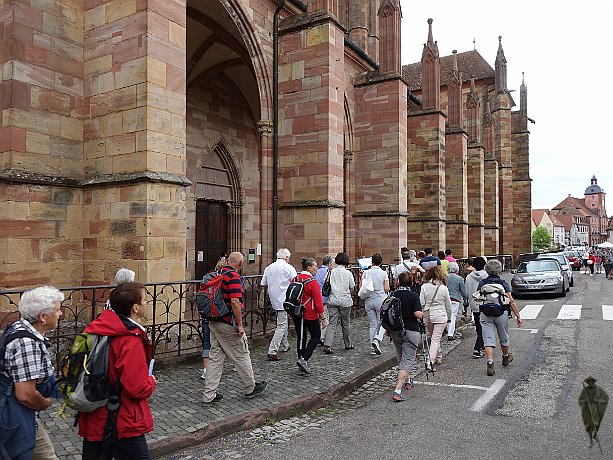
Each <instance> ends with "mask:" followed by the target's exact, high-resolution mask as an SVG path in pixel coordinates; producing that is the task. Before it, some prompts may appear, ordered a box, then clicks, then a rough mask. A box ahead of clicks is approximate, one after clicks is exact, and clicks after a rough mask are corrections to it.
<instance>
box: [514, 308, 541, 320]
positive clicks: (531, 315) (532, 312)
mask: <svg viewBox="0 0 613 460" xmlns="http://www.w3.org/2000/svg"><path fill="white" fill-rule="evenodd" d="M543 307H544V305H526V306H525V307H524V308H522V309H521V311H520V312H519V313H520V314H519V316H520V317H521V319H522V320H523V319H536V317H537V316H538V315H539V313H540V312H541V309H542V308H543Z"/></svg>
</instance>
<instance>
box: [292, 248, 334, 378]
mask: <svg viewBox="0 0 613 460" xmlns="http://www.w3.org/2000/svg"><path fill="white" fill-rule="evenodd" d="M301 265H302V271H301V272H300V273H298V281H300V282H302V283H304V288H303V291H302V305H304V313H303V315H302V317H300V316H298V315H294V314H292V319H293V320H294V328H295V329H296V342H297V346H296V349H297V350H298V361H296V364H297V365H298V368H299V369H300V371H302V372H304V373H305V374H310V373H311V368H310V367H309V359H311V356H313V352H314V351H315V349H316V348H317V345H319V340H320V339H321V327H325V326H327V321H326V317H325V316H324V303H323V301H322V297H321V290H320V289H319V283H317V280H315V278H314V277H313V276H314V275H315V273H317V261H316V260H315V259H313V258H311V257H309V258H303V259H302V260H301ZM320 322H321V326H320ZM307 331H308V332H309V334H310V336H311V338H310V339H309V343H307V340H306V339H307Z"/></svg>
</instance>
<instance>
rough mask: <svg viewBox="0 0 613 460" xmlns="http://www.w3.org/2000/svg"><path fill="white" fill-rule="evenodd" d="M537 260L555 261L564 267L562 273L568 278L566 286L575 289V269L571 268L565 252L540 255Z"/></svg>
mask: <svg viewBox="0 0 613 460" xmlns="http://www.w3.org/2000/svg"><path fill="white" fill-rule="evenodd" d="M536 258H537V259H555V260H557V261H558V263H559V264H560V267H562V271H563V272H564V276H565V277H566V286H567V287H573V286H574V285H575V280H574V278H573V269H572V267H571V266H570V262H569V261H568V259H567V258H566V256H565V255H564V253H563V252H546V253H543V254H539V255H538V256H536Z"/></svg>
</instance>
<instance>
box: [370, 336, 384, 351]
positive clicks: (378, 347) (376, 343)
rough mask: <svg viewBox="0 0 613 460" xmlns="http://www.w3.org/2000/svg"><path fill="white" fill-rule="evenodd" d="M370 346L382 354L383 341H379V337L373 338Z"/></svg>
mask: <svg viewBox="0 0 613 460" xmlns="http://www.w3.org/2000/svg"><path fill="white" fill-rule="evenodd" d="M370 346H371V347H372V349H373V350H374V352H375V353H376V354H378V355H380V354H381V342H379V340H378V339H375V340H373V341H372V343H371V344H370Z"/></svg>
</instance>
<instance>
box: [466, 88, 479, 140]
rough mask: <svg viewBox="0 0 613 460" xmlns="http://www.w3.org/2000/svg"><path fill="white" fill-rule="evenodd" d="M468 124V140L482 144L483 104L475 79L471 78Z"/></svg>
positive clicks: (467, 101)
mask: <svg viewBox="0 0 613 460" xmlns="http://www.w3.org/2000/svg"><path fill="white" fill-rule="evenodd" d="M466 110H467V112H468V113H467V114H466V122H467V125H468V129H467V131H468V140H469V141H471V142H476V143H479V144H480V143H481V117H480V115H481V113H480V111H481V102H480V100H479V95H478V94H477V88H476V86H475V77H474V76H472V77H470V93H468V97H467V98H466Z"/></svg>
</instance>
